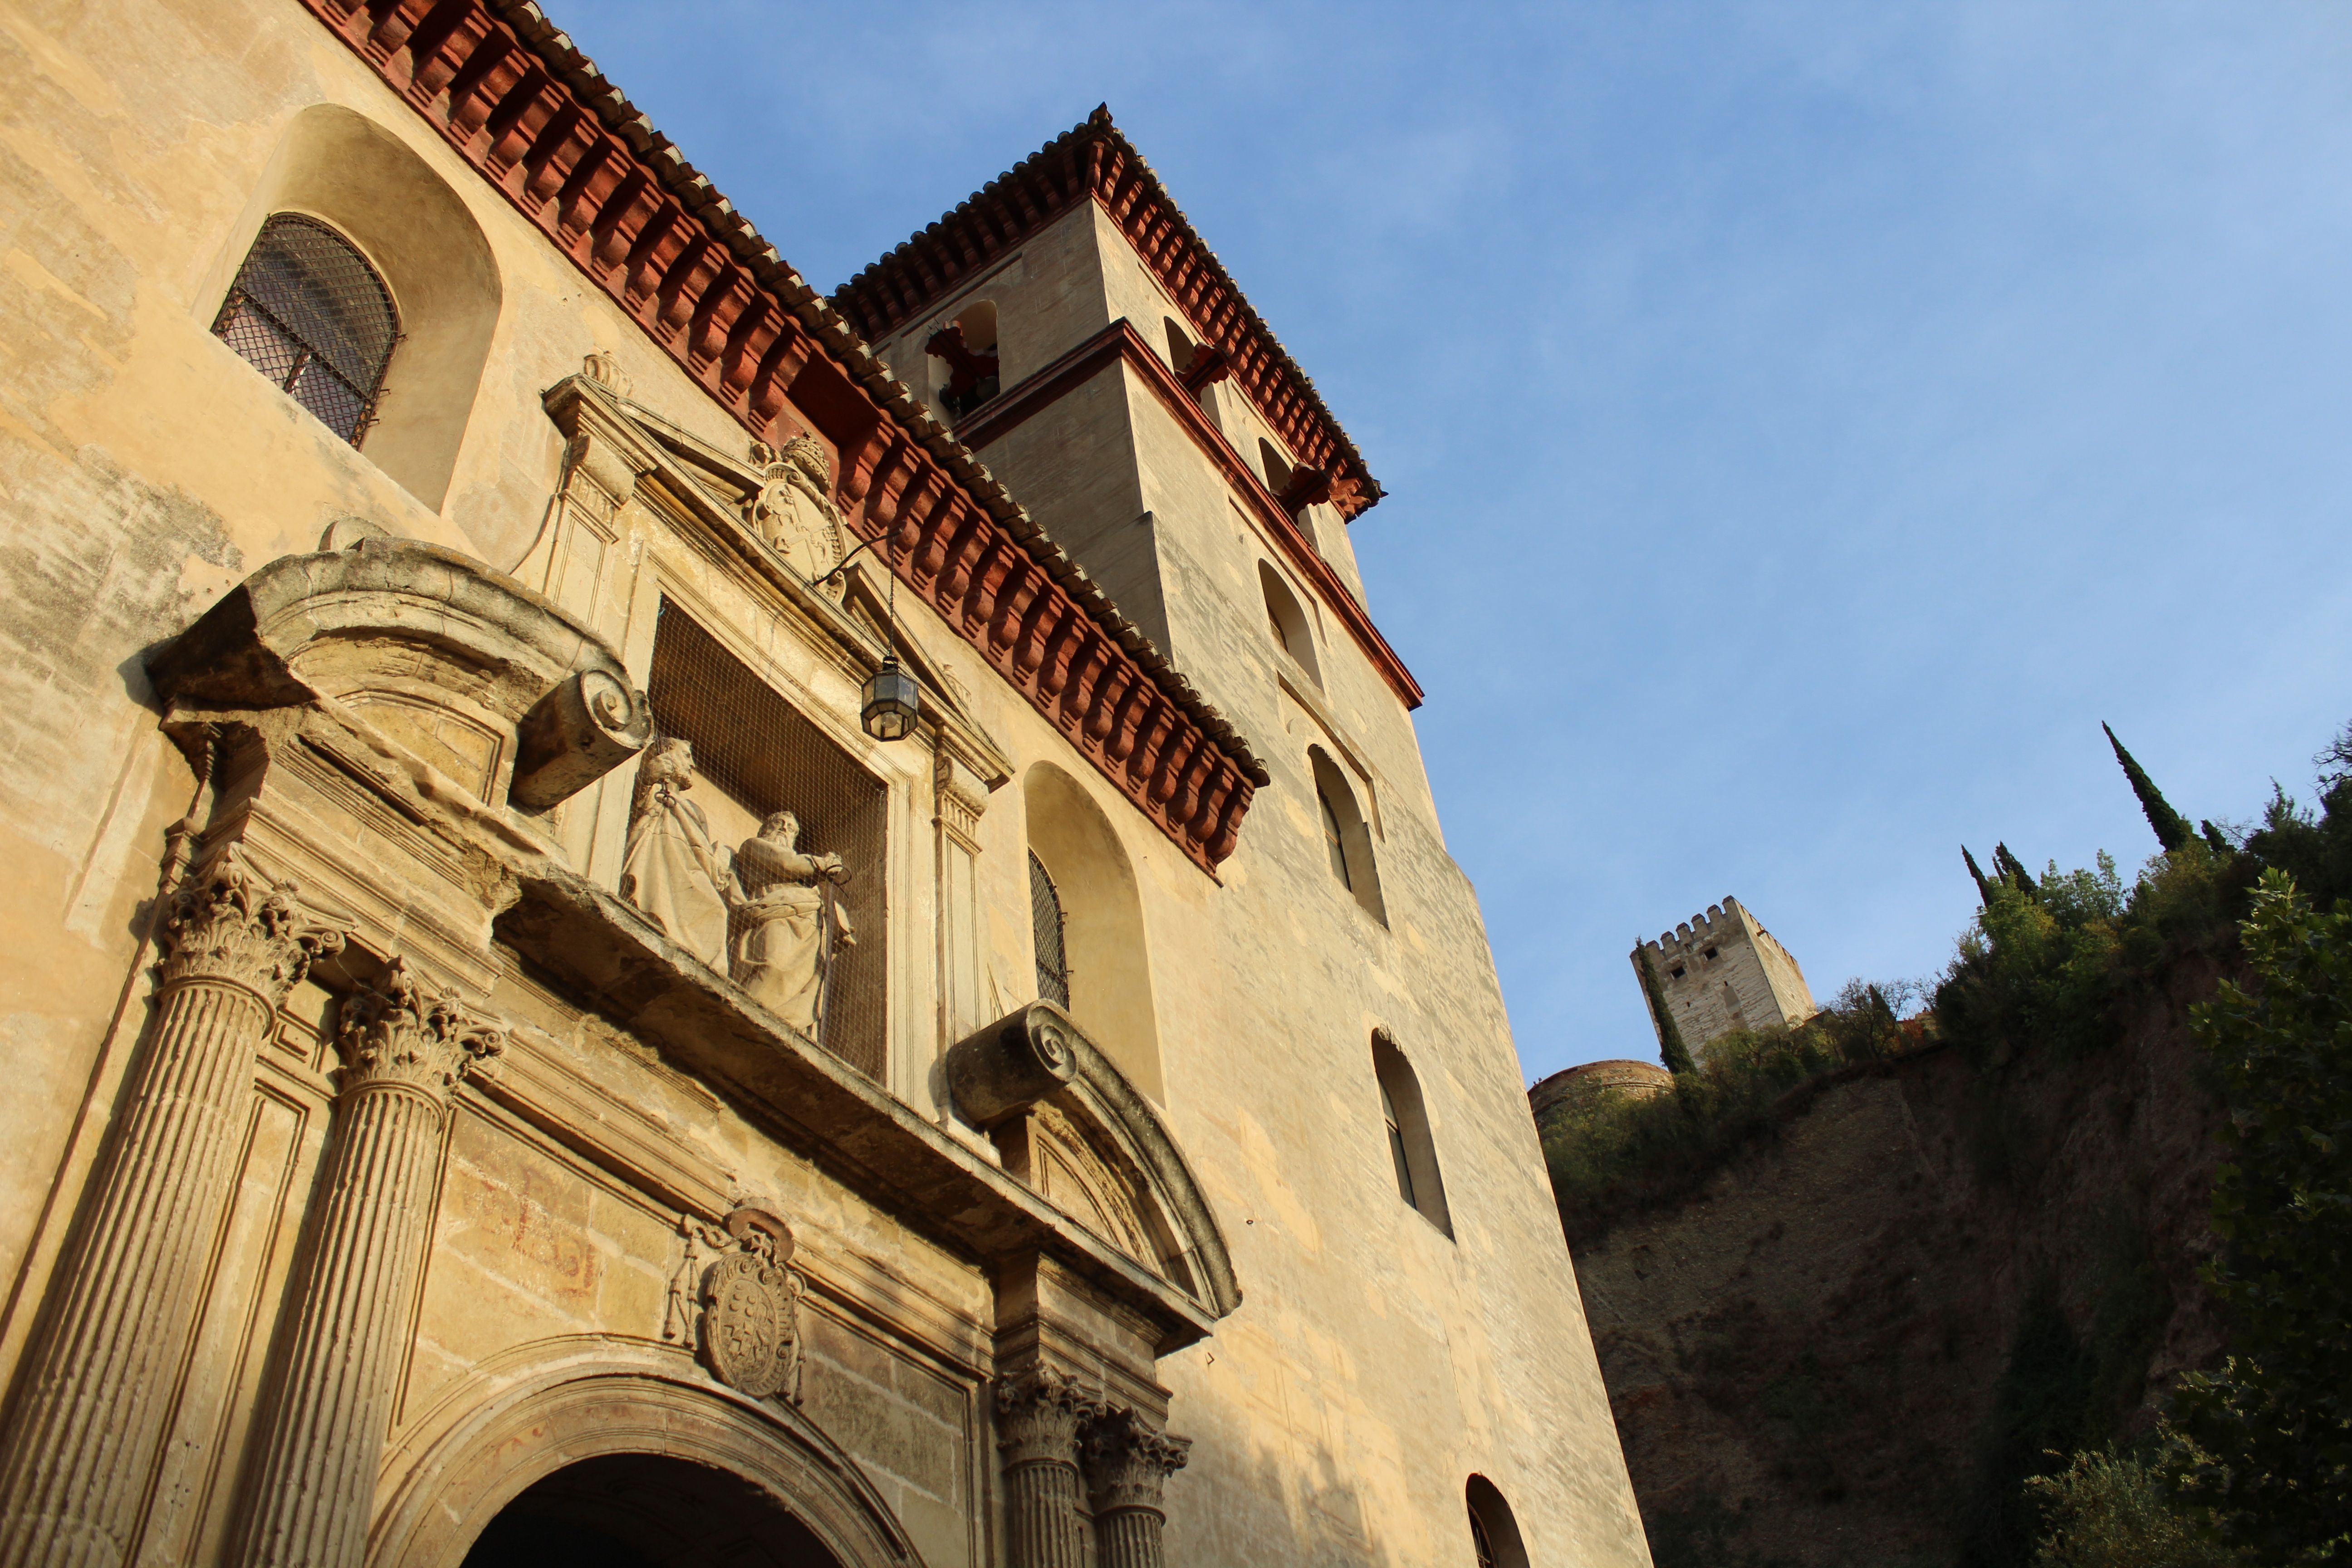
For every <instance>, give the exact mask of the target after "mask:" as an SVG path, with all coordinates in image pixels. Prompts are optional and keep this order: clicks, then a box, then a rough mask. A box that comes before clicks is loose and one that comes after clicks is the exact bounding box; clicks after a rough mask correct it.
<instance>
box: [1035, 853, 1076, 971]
mask: <svg viewBox="0 0 2352 1568" xmlns="http://www.w3.org/2000/svg"><path fill="white" fill-rule="evenodd" d="M1029 924H1030V929H1031V931H1032V933H1033V934H1034V936H1035V938H1036V942H1037V994H1038V995H1039V996H1040V997H1042V998H1044V999H1045V1001H1048V1002H1052V1003H1054V1004H1055V1005H1058V1006H1063V1007H1066V1006H1068V1005H1070V960H1069V954H1068V952H1067V950H1066V948H1065V947H1064V946H1063V942H1062V896H1061V895H1060V894H1059V893H1056V892H1055V890H1054V879H1053V878H1051V877H1049V876H1047V875H1046V874H1045V862H1044V861H1043V860H1040V859H1038V858H1037V854H1036V851H1035V850H1034V849H1033V850H1031V851H1030V853H1029Z"/></svg>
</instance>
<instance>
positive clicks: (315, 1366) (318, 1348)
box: [232, 959, 505, 1568]
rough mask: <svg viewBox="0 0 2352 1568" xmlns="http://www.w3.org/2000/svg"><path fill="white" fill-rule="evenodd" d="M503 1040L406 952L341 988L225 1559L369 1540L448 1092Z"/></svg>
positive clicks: (346, 1561) (347, 1563)
mask: <svg viewBox="0 0 2352 1568" xmlns="http://www.w3.org/2000/svg"><path fill="white" fill-rule="evenodd" d="M504 1039H505V1032H504V1031H503V1030H502V1029H501V1028H499V1026H497V1025H495V1024H493V1023H490V1022H488V1021H487V1020H485V1019H483V1018H480V1017H478V1016H475V1015H474V1014H473V1013H471V1012H469V1011H468V1010H467V1008H466V1006H465V1005H464V1004H463V1003H461V1002H460V1001H459V1000H458V999H457V998H456V997H454V996H451V995H447V994H443V993H440V992H438V991H436V990H434V989H432V988H430V987H428V986H426V985H425V984H422V983H421V982H420V981H419V980H418V979H417V977H416V976H415V974H414V973H411V971H410V970H409V968H408V965H407V963H405V962H404V961H403V960H400V959H394V961H393V963H391V965H390V966H389V967H388V968H387V969H386V971H385V972H384V974H383V977H382V978H381V979H380V980H379V981H378V982H377V983H376V984H373V985H372V986H368V987H365V988H362V990H360V991H358V992H356V993H354V994H352V996H351V997H350V998H349V999H348V1000H346V1001H345V1002H344V1003H343V1005H342V1016H341V1025H340V1026H339V1029H338V1032H337V1036H336V1048H337V1051H338V1053H339V1054H340V1055H341V1058H342V1064H343V1065H342V1082H341V1091H340V1093H339V1095H338V1096H337V1100H336V1106H335V1122H334V1131H333V1148H332V1151H331V1153H330V1155H329V1170H328V1177H327V1184H326V1207H325V1211H324V1213H323V1215H322V1216H321V1218H320V1225H319V1234H318V1237H317V1242H316V1245H315V1246H314V1247H312V1249H311V1252H310V1268H309V1270H308V1272H307V1276H306V1278H305V1279H304V1280H303V1282H302V1285H301V1288H300V1289H299V1293H298V1294H297V1295H296V1296H295V1298H294V1312H295V1319H294V1324H293V1334H292V1342H291V1349H290V1351H289V1353H288V1355H287V1357H286V1362H285V1370H284V1373H283V1376H282V1379H281V1381H280V1383H279V1384H278V1389H277V1395H276V1399H275V1402H274V1404H273V1405H272V1407H271V1409H270V1411H269V1414H268V1416H267V1417H266V1418H265V1425H264V1426H263V1428H262V1431H263V1434H264V1436H263V1441H264V1443H265V1444H266V1447H264V1448H263V1450H262V1458H261V1461H260V1466H259V1468H258V1470H257V1476H256V1480H255V1483H254V1488H253V1492H252V1508H251V1511H250V1512H249V1514H248V1515H247V1522H246V1528H245V1532H244V1535H243V1537H242V1542H241V1545H240V1548H239V1550H238V1551H237V1552H236V1554H235V1555H234V1557H233V1559H232V1561H235V1562H237V1563H245V1564H250V1565H253V1568H260V1565H262V1564H269V1565H271V1568H357V1565H358V1564H359V1563H360V1562H361V1560H362V1557H363V1556H364V1555H365V1553H366V1548H367V1531H368V1521H369V1513H370V1504H371V1502H372V1500H373V1497H374V1494H375V1484H376V1472H377V1469H378V1468H379V1466H380V1464H381V1462H382V1458H383V1441H384V1435H385V1431H386V1428H387V1426H388V1425H389V1422H390V1418H391V1409H390V1406H391V1401H392V1394H393V1384H394V1375H395V1373H396V1372H397V1370H398V1367H399V1364H400V1353H401V1349H402V1346H403V1345H404V1343H405V1342H406V1340H407V1337H408V1335H407V1327H408V1325H407V1315H408V1312H409V1310H410V1300H411V1298H412V1297H413V1295H414V1294H415V1282H416V1269H417V1266H418V1264H419V1261H420V1260H421V1258H422V1256H423V1253H424V1250H425V1239H426V1237H427V1236H428V1234H429V1232H430V1229H431V1225H432V1214H431V1210H430V1205H431V1203H432V1201H433V1197H434V1194H435V1190H436V1182H435V1179H434V1178H435V1176H436V1172H437V1170H438V1167H439V1163H440V1160H441V1151H442V1124H443V1122H444V1121H445V1120H446V1117H447V1114H448V1106H449V1096H450V1093H451V1091H452V1090H453V1089H455V1088H456V1087H457V1081H458V1079H461V1078H462V1077H464V1076H465V1075H466V1074H467V1073H468V1072H470V1071H472V1070H474V1068H477V1067H478V1065H479V1064H480V1063H481V1062H483V1061H484V1060H485V1059H487V1058H491V1057H494V1056H496V1055H497V1054H498V1053H499V1050H500V1049H501V1048H502V1047H503V1044H504Z"/></svg>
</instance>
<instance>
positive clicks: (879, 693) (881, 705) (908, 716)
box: [857, 654, 922, 741]
mask: <svg viewBox="0 0 2352 1568" xmlns="http://www.w3.org/2000/svg"><path fill="white" fill-rule="evenodd" d="M862 700H863V702H864V706H863V707H861V708H860V709H859V710H858V712H857V721H858V723H859V724H861V725H862V726H864V728H865V730H866V733H867V734H869V735H871V736H873V737H874V738H875V739H876V740H877V741H903V740H905V739H906V738H907V737H908V735H911V734H913V733H914V732H915V721H916V719H918V718H919V717H920V716H921V714H922V700H921V695H920V689H919V688H918V687H917V686H916V685H915V678H914V677H913V676H911V675H908V673H907V672H906V671H905V670H903V669H900V668H898V656H897V655H896V654H893V655H891V656H889V657H887V658H884V659H883V661H882V668H879V669H877V670H876V671H875V672H874V679H871V680H869V681H867V682H866V689H865V691H864V692H863V693H862Z"/></svg>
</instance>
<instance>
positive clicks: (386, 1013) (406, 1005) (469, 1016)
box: [335, 958, 506, 1100]
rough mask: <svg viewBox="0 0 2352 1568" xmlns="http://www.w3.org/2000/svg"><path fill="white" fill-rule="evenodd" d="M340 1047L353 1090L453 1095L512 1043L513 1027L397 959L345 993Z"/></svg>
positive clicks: (347, 1085)
mask: <svg viewBox="0 0 2352 1568" xmlns="http://www.w3.org/2000/svg"><path fill="white" fill-rule="evenodd" d="M335 1048H336V1049H337V1050H338V1051H339V1052H340V1053H341V1056H342V1058H343V1080H342V1091H343V1092H344V1093H345V1094H349V1093H351V1092H352V1091H353V1090H355V1089H370V1088H375V1087H379V1086H388V1087H400V1088H407V1089H415V1090H417V1091H419V1092H420V1093H423V1094H425V1095H428V1096H431V1097H432V1098H434V1099H436V1100H446V1099H447V1097H448V1094H449V1091H450V1090H451V1089H454V1088H456V1087H457V1080H458V1079H461V1078H463V1077H465V1076H466V1075H467V1073H469V1072H471V1071H473V1070H474V1068H477V1067H478V1066H480V1065H481V1063H483V1062H484V1061H486V1060H488V1058H492V1057H495V1056H497V1055H498V1054H499V1052H500V1051H503V1050H504V1049H506V1030H505V1029H504V1028H503V1027H501V1026H499V1024H498V1023H497V1022H496V1021H494V1020H492V1019H488V1018H484V1017H481V1016H478V1015H477V1014H475V1013H474V1012H472V1011H471V1010H470V1009H468V1008H467V1006H466V1005H465V1003H464V1002H462V1001H461V1000H459V999H458V998H457V996H455V995H452V994H448V993H446V992H442V991H436V990H431V989H428V988H427V987H426V986H425V984H422V983H421V982H419V981H418V980H417V978H416V976H415V974H413V973H410V972H409V968H408V961H407V960H406V959H404V958H395V959H394V960H393V961H392V963H390V964H389V965H387V966H386V967H385V969H384V972H383V978H382V979H380V980H378V981H377V982H376V983H375V984H373V985H370V986H362V988H361V989H359V990H358V991H355V992H353V993H352V994H351V995H350V996H349V997H347V998H345V999H344V1002H343V1005H342V1018H341V1027H340V1029H339V1030H338V1031H337V1033H336V1037H335Z"/></svg>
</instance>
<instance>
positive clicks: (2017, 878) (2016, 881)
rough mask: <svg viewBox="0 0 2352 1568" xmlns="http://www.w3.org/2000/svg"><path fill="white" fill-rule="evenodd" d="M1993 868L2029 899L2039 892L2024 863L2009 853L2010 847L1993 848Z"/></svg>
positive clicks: (1996, 846) (2003, 845)
mask: <svg viewBox="0 0 2352 1568" xmlns="http://www.w3.org/2000/svg"><path fill="white" fill-rule="evenodd" d="M1992 868H1993V869H1994V870H1996V871H1998V872H2000V874H2001V875H2002V876H2003V877H2005V878H2007V879H2009V881H2010V882H2011V884H2012V885H2013V886H2014V887H2015V888H2016V889H2017V890H2018V891H2019V892H2021V893H2023V894H2024V895H2025V896H2026V897H2027V898H2029V899H2030V898H2032V896H2033V895H2034V893H2035V892H2036V891H2037V890H2038V889H2036V888H2035V887H2034V885H2033V874H2032V872H2031V871H2028V870H2027V869H2026V868H2025V862H2024V861H2022V860H2021V859H2019V858H2017V857H2016V856H2014V855H2012V854H2011V853H2010V852H2009V846H2008V845H2006V844H1996V845H1994V846H1993V847H1992Z"/></svg>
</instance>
